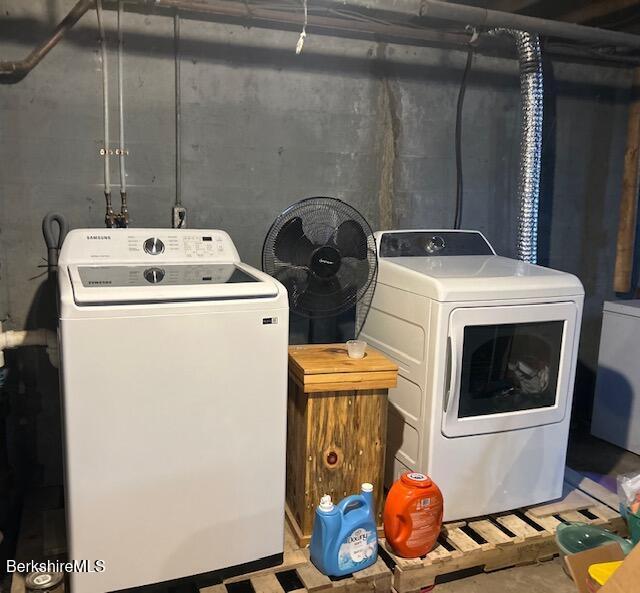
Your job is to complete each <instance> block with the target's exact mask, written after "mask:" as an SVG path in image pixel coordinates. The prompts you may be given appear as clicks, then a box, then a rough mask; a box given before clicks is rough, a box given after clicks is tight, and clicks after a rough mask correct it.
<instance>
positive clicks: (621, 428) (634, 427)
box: [591, 300, 640, 455]
mask: <svg viewBox="0 0 640 593" xmlns="http://www.w3.org/2000/svg"><path fill="white" fill-rule="evenodd" d="M638 353H640V300H633V301H632V300H628V301H606V302H605V303H604V311H603V315H602V333H601V334H600V351H599V354H598V376H597V380H596V392H595V398H594V401H593V417H592V420H591V434H593V435H594V436H596V437H599V438H601V439H604V440H605V441H609V442H610V443H613V444H614V445H618V447H622V448H623V449H627V450H628V451H633V452H634V453H637V454H639V455H640V364H638Z"/></svg>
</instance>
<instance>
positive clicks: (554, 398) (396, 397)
mask: <svg viewBox="0 0 640 593" xmlns="http://www.w3.org/2000/svg"><path fill="white" fill-rule="evenodd" d="M376 243H377V247H378V255H379V258H380V263H379V271H378V282H377V287H376V292H375V296H374V299H373V303H372V308H371V311H370V312H369V316H368V318H367V321H366V324H365V326H364V329H363V332H362V335H363V339H365V340H367V342H369V343H370V344H372V345H374V346H376V347H377V348H379V349H381V350H382V351H384V352H385V353H386V354H387V355H388V356H390V357H391V358H393V359H394V360H395V361H396V362H397V363H398V365H399V367H400V371H399V377H398V387H397V388H396V389H393V390H391V391H390V393H389V398H390V410H389V432H388V436H387V442H388V446H387V473H386V479H387V481H388V482H390V481H392V480H394V479H396V478H397V477H398V476H399V474H401V473H402V472H404V471H407V470H413V471H420V472H424V473H428V474H429V475H430V476H431V477H432V478H433V479H434V481H435V482H436V483H437V484H438V486H439V487H440V489H441V490H442V493H443V496H444V516H445V520H455V519H462V518H468V517H473V516H478V515H483V514H487V513H494V512H500V511H505V510H510V509H515V508H518V507H521V506H525V505H531V504H535V503H539V502H542V501H545V500H551V499H554V498H558V497H559V496H560V495H561V493H562V482H563V475H564V464H565V457H566V447H567V438H568V431H569V419H570V412H571V400H572V392H573V380H574V374H575V365H576V356H577V351H578V338H579V333H580V320H581V315H582V303H583V298H584V291H583V288H582V285H581V284H580V281H579V280H578V279H577V278H576V277H575V276H572V275H570V274H566V273H563V272H558V271H555V270H550V269H547V268H543V267H540V266H535V265H531V264H528V263H524V262H522V261H517V260H513V259H508V258H505V257H500V256H497V255H496V254H495V252H494V250H493V248H492V247H491V245H489V243H488V242H487V240H486V239H485V238H484V237H483V236H482V235H481V234H480V233H478V232H473V231H426V230H420V231H384V232H379V233H376Z"/></svg>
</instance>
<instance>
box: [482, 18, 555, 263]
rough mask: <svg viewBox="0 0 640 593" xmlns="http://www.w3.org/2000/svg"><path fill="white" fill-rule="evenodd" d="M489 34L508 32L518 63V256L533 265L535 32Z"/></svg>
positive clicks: (538, 87)
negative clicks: (512, 40)
mask: <svg viewBox="0 0 640 593" xmlns="http://www.w3.org/2000/svg"><path fill="white" fill-rule="evenodd" d="M491 33H492V34H508V35H511V36H512V37H513V38H514V39H515V42H516V47H517V50H518V61H519V63H520V98H521V103H522V106H521V118H520V119H521V129H520V171H519V176H518V200H519V202H520V214H519V215H518V239H517V255H518V258H519V259H521V260H523V261H526V262H530V263H532V264H535V263H536V261H537V253H538V198H539V194H540V159H541V153H542V115H543V105H542V100H543V79H542V55H541V53H540V40H539V39H538V36H537V35H534V34H531V33H527V32H526V31H516V30H514V29H494V30H492V31H491Z"/></svg>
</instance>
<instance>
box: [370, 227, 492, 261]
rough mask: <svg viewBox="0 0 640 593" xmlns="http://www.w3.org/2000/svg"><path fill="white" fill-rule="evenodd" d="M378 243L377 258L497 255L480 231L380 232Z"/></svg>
mask: <svg viewBox="0 0 640 593" xmlns="http://www.w3.org/2000/svg"><path fill="white" fill-rule="evenodd" d="M379 243H380V244H379V247H378V253H379V255H380V257H438V256H446V255H495V254H496V253H495V251H494V250H493V247H491V245H490V244H489V241H487V240H486V239H485V237H484V235H483V234H482V233H480V232H479V231H454V230H435V231H430V230H424V231H423V230H420V231H383V232H382V233H381V234H380V236H379Z"/></svg>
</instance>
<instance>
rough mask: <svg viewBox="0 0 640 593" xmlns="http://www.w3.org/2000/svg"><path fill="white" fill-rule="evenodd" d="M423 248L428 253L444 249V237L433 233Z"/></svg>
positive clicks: (432, 253)
mask: <svg viewBox="0 0 640 593" xmlns="http://www.w3.org/2000/svg"><path fill="white" fill-rule="evenodd" d="M425 249H426V250H427V253H428V254H429V255H435V254H436V253H440V252H441V251H442V250H443V249H444V239H443V238H442V237H440V236H439V235H434V236H433V237H431V238H430V239H429V240H428V241H427V243H426V245H425Z"/></svg>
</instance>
